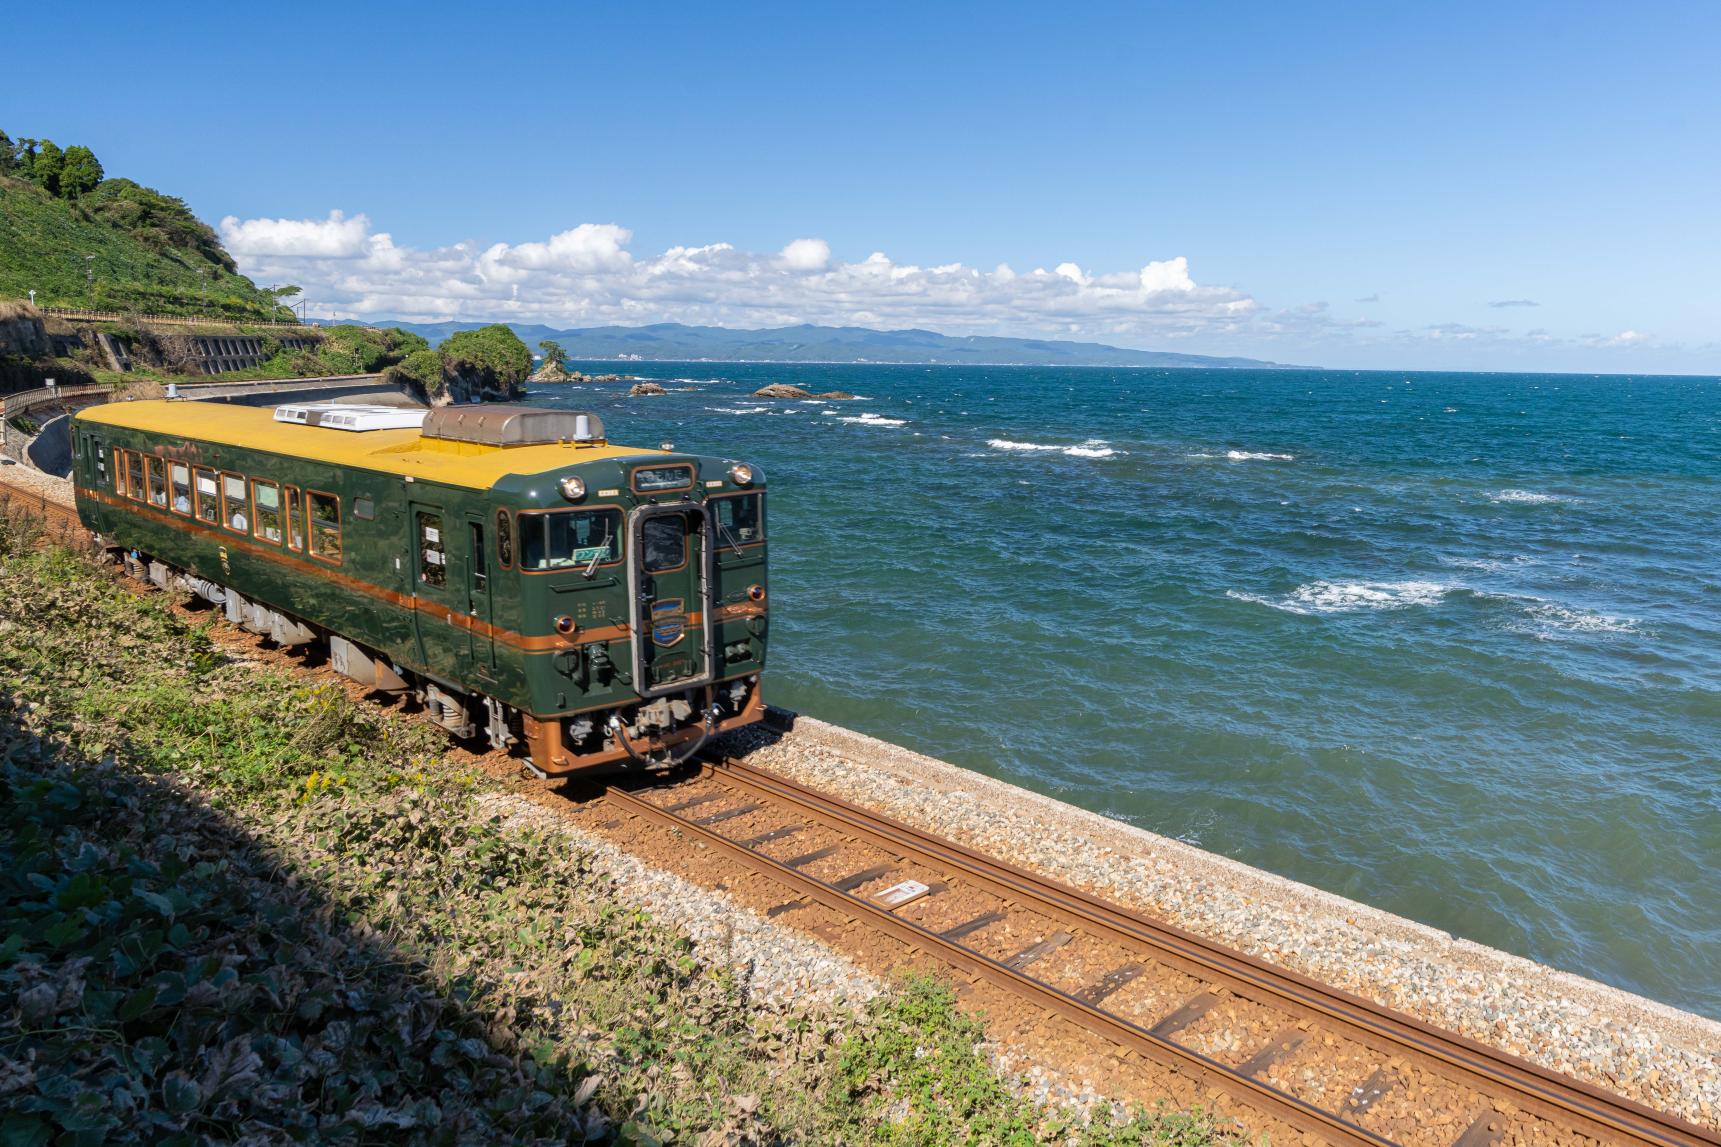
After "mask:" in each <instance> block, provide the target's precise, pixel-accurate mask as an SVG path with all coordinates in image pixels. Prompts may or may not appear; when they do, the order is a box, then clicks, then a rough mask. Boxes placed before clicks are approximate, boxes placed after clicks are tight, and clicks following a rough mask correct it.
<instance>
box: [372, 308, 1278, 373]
mask: <svg viewBox="0 0 1721 1147" xmlns="http://www.w3.org/2000/svg"><path fill="white" fill-rule="evenodd" d="M342 321H347V320H342ZM364 325H367V326H378V327H399V328H400V329H401V330H405V331H413V332H415V333H417V334H421V335H423V336H424V337H425V338H427V339H429V340H430V342H431V344H432V345H434V344H436V343H439V342H441V341H442V340H443V339H445V338H447V337H448V336H449V335H451V334H453V333H454V332H455V331H464V330H472V329H473V328H475V327H481V326H485V325H487V324H485V323H476V322H446V323H404V322H394V321H392V320H387V319H374V320H371V321H369V322H368V323H366V324H364ZM508 326H510V327H512V328H513V330H514V333H515V334H517V335H519V336H520V337H521V338H522V339H523V340H525V342H526V344H527V345H528V346H531V347H532V348H533V349H534V351H535V350H536V349H537V344H538V342H539V341H540V340H542V339H554V340H556V341H557V342H559V343H561V344H562V346H563V348H565V349H566V350H567V352H568V357H570V358H574V359H629V358H637V359H655V360H666V361H700V360H706V361H711V362H888V363H968V364H972V365H976V366H978V365H988V366H991V365H1000V366H1183V367H1208V368H1234V367H1248V368H1253V369H1257V370H1259V369H1263V368H1274V367H1284V366H1285V364H1284V363H1276V362H1263V361H1261V360H1259V359H1253V358H1230V357H1226V358H1216V357H1213V356H1211V355H1202V354H1176V353H1173V352H1171V351H1157V350H1129V349H1126V348H1124V347H1115V346H1106V345H1104V344H1102V343H1083V342H1065V341H1062V340H1058V339H1012V338H996V337H991V336H980V335H969V336H963V337H956V336H952V335H941V334H939V333H937V332H936V331H924V330H912V329H911V330H900V331H875V330H871V329H869V328H867V327H821V326H813V325H811V324H803V325H801V326H795V327H772V328H769V329H766V330H731V329H729V328H727V327H692V326H686V325H684V324H682V323H654V324H652V325H651V326H646V327H575V328H572V329H569V330H557V329H555V328H554V327H548V326H544V325H542V324H526V323H509V324H508Z"/></svg>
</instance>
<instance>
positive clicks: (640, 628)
mask: <svg viewBox="0 0 1721 1147" xmlns="http://www.w3.org/2000/svg"><path fill="white" fill-rule="evenodd" d="M629 529H630V532H631V534H632V538H631V543H632V544H631V545H629V546H628V554H627V565H628V584H629V586H630V587H631V588H632V591H633V592H632V593H631V594H630V595H629V597H630V599H631V601H632V605H631V610H630V620H631V622H632V630H633V664H634V678H633V679H634V682H635V689H636V690H637V691H638V693H639V695H640V696H642V697H655V696H659V695H661V694H664V693H669V692H673V691H675V690H679V689H685V688H687V687H688V686H690V685H703V684H705V683H706V682H708V681H710V680H711V665H712V658H711V648H710V647H711V640H710V638H711V610H710V608H709V607H708V606H709V603H708V601H707V597H708V592H707V588H708V586H709V584H710V571H709V569H708V568H707V557H708V556H709V554H710V545H709V538H708V537H707V530H706V518H705V513H704V508H703V507H701V506H695V505H690V504H686V503H683V504H681V505H669V506H642V507H640V508H639V509H637V510H635V511H634V512H633V517H632V523H631V525H630V527H629Z"/></svg>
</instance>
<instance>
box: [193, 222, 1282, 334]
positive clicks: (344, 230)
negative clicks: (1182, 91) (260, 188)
mask: <svg viewBox="0 0 1721 1147" xmlns="http://www.w3.org/2000/svg"><path fill="white" fill-rule="evenodd" d="M221 231H222V236H223V238H224V239H225V240H226V241H227V242H228V244H229V247H230V249H231V250H232V251H233V253H234V255H235V256H236V257H237V258H238V259H239V261H240V264H241V268H242V269H243V270H244V271H245V273H246V274H248V275H251V276H253V277H255V278H260V279H263V280H265V281H268V280H273V279H280V280H283V281H286V280H291V281H292V282H295V283H299V284H302V285H303V286H304V288H305V295H306V298H307V299H309V300H310V301H311V304H312V310H313V312H314V313H318V314H322V315H325V316H331V317H358V318H366V317H392V318H401V319H433V318H451V317H461V318H502V319H509V320H514V321H520V322H546V323H552V324H564V325H567V326H586V325H601V324H604V323H622V324H642V323H649V322H662V321H679V322H689V323H709V324H713V325H723V326H774V325H789V324H793V323H800V322H811V323H832V324H843V323H856V324H863V325H868V326H886V327H894V326H930V327H934V328H936V329H939V330H942V331H946V332H948V333H953V334H1022V335H1032V334H1046V335H1058V336H1061V337H1077V338H1082V337H1094V338H1102V337H1103V338H1112V339H1123V340H1130V339H1144V340H1152V339H1165V338H1183V337H1189V336H1193V335H1217V336H1225V335H1228V334H1230V333H1233V332H1236V331H1239V330H1241V329H1242V327H1243V326H1244V325H1245V324H1247V323H1250V322H1253V321H1254V320H1255V316H1256V315H1257V312H1258V311H1259V309H1260V308H1259V307H1258V305H1257V304H1256V302H1255V300H1254V299H1252V298H1250V297H1249V296H1248V295H1246V294H1244V293H1243V292H1241V291H1238V290H1235V289H1233V288H1230V287H1204V286H1200V285H1198V284H1197V283H1196V282H1195V281H1194V279H1193V278H1192V277H1191V275H1190V271H1189V261H1188V259H1186V258H1184V257H1182V256H1178V257H1177V258H1173V259H1167V260H1164V261H1160V262H1150V263H1148V264H1147V265H1146V266H1145V267H1143V268H1142V269H1141V270H1139V271H1130V270H1120V271H1111V272H1101V271H1095V270H1084V269H1083V268H1081V267H1080V266H1078V265H1076V264H1075V263H1073V262H1072V263H1062V264H1059V265H1058V267H1057V270H1056V271H1055V272H1052V271H1045V270H1035V271H1033V272H1029V273H1022V274H1018V273H1017V272H1016V271H1014V270H1013V269H1011V268H1010V267H1009V266H1008V265H1007V264H1003V263H999V264H997V265H996V266H995V267H994V268H993V269H992V270H991V271H981V270H979V269H977V268H974V267H969V266H966V265H965V264H962V263H943V264H939V265H936V266H924V267H923V266H920V265H917V264H912V263H897V262H896V261H894V260H893V259H891V258H890V256H888V255H886V254H885V253H884V252H882V251H875V252H873V253H872V254H870V255H868V256H867V257H866V258H864V259H862V260H860V261H858V262H845V261H843V260H841V259H838V258H835V257H834V256H833V253H832V251H831V248H830V245H829V244H828V243H827V242H826V241H824V240H822V239H814V238H802V239H796V240H794V241H792V242H790V243H788V244H787V245H786V246H784V247H783V248H782V249H781V250H779V251H777V252H774V253H769V254H767V253H754V252H749V251H743V250H741V249H739V248H737V247H735V246H733V245H732V244H728V243H711V244H707V245H704V246H676V247H671V248H669V249H668V250H666V251H664V252H663V253H662V254H659V255H651V256H644V255H639V256H636V255H635V254H634V253H633V252H631V251H630V250H629V249H628V246H629V244H630V243H631V241H632V239H633V234H632V232H631V231H629V230H628V229H627V228H625V227H622V226H620V225H618V224H614V223H582V224H580V225H579V226H577V227H573V228H570V229H568V230H566V231H561V232H559V233H557V234H555V235H552V236H550V237H549V238H548V239H546V240H543V241H541V242H540V241H534V242H525V243H491V244H488V245H483V244H470V243H457V244H454V245H452V246H448V247H440V248H434V249H415V248H409V247H400V246H396V245H395V243H394V241H393V240H392V239H391V238H390V236H389V235H388V234H386V233H375V234H372V233H371V232H370V221H369V220H368V219H367V218H366V217H365V216H363V215H355V216H353V217H352V218H350V219H349V218H347V217H345V216H343V215H341V214H340V213H339V212H332V213H331V214H330V216H329V218H328V219H327V220H279V219H252V220H245V221H240V220H238V219H231V218H230V219H225V220H223V221H222V225H221Z"/></svg>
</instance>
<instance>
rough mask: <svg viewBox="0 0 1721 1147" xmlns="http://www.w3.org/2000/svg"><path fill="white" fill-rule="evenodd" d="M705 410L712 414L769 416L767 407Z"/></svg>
mask: <svg viewBox="0 0 1721 1147" xmlns="http://www.w3.org/2000/svg"><path fill="white" fill-rule="evenodd" d="M705 409H707V410H709V411H710V412H711V413H713V414H769V413H771V408H770V407H768V406H708V407H706V408H705Z"/></svg>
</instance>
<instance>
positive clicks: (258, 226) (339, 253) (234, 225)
mask: <svg viewBox="0 0 1721 1147" xmlns="http://www.w3.org/2000/svg"><path fill="white" fill-rule="evenodd" d="M370 238H371V235H370V220H369V219H368V218H367V217H366V216H364V215H362V214H360V215H354V216H353V217H352V218H351V219H348V218H347V217H346V215H345V214H343V213H342V212H339V211H331V212H329V217H328V218H327V219H246V220H244V221H243V222H241V221H240V220H239V218H238V217H237V216H233V215H229V216H227V217H226V218H225V219H223V220H222V221H221V242H222V243H224V244H225V245H226V247H227V249H228V250H229V251H231V252H232V253H233V255H234V257H235V258H239V257H242V256H246V255H279V256H290V257H298V258H324V259H347V258H352V257H353V256H355V255H360V254H363V253H364V250H365V248H366V246H367V245H368V243H369V240H370ZM377 238H381V239H383V240H387V238H388V236H387V235H381V236H377Z"/></svg>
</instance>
